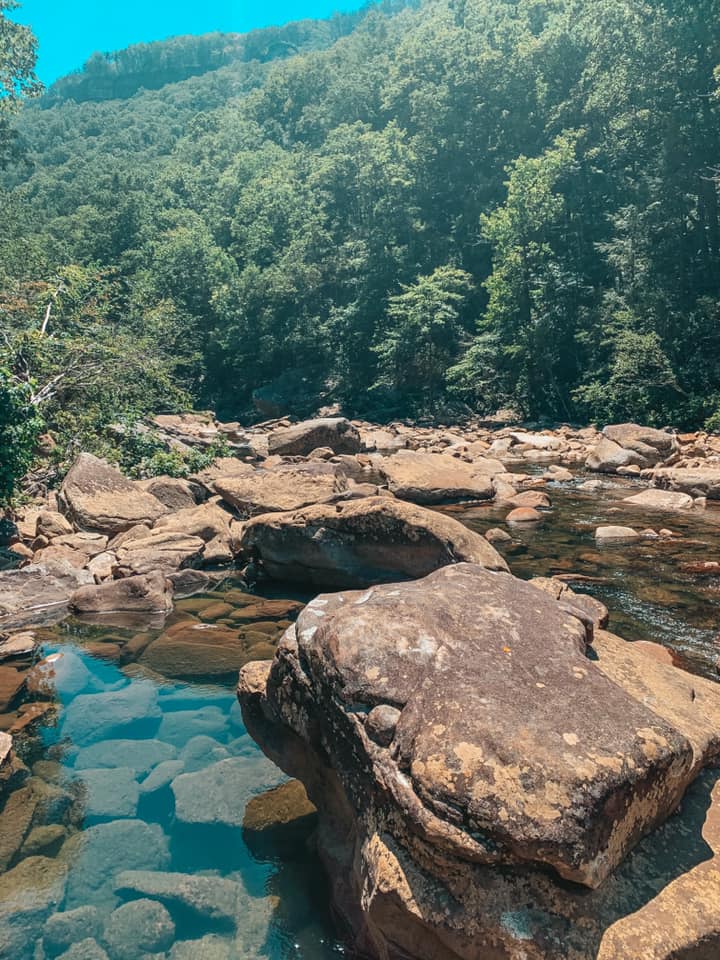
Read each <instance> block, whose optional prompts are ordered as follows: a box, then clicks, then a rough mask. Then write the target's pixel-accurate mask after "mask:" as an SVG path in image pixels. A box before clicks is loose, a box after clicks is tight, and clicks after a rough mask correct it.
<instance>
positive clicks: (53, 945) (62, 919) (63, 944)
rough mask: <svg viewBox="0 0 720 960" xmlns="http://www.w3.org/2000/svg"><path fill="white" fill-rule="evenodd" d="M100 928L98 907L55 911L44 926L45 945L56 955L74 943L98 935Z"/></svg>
mask: <svg viewBox="0 0 720 960" xmlns="http://www.w3.org/2000/svg"><path fill="white" fill-rule="evenodd" d="M100 929H101V923H100V914H99V913H98V911H97V908H96V907H91V906H86V907H77V909H75V910H67V911H65V912H64V913H54V914H53V915H52V916H51V917H49V918H48V920H47V922H46V923H45V926H44V927H43V946H44V947H45V951H46V952H47V953H48V954H50V956H55V955H56V954H58V953H61V952H62V951H63V950H67V949H68V947H71V946H72V945H73V944H74V943H79V942H80V941H81V940H87V939H89V938H93V937H97V936H98V935H99V933H100Z"/></svg>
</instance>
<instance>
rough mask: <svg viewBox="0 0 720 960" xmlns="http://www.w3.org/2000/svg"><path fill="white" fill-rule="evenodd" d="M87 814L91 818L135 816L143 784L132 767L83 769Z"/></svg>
mask: <svg viewBox="0 0 720 960" xmlns="http://www.w3.org/2000/svg"><path fill="white" fill-rule="evenodd" d="M82 782H83V783H84V785H85V812H86V814H87V815H88V816H89V817H107V818H110V817H134V816H135V815H136V813H137V805H138V800H139V799H140V785H139V784H138V782H137V780H136V779H135V774H134V772H133V771H132V770H131V769H130V767H115V768H114V769H107V768H100V769H97V770H83V771H82Z"/></svg>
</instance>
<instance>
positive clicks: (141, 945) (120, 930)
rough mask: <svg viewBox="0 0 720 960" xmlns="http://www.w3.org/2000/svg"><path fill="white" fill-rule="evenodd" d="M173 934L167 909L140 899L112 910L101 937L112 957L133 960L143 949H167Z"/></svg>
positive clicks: (155, 951)
mask: <svg viewBox="0 0 720 960" xmlns="http://www.w3.org/2000/svg"><path fill="white" fill-rule="evenodd" d="M174 938H175V924H174V923H173V921H172V917H171V916H170V914H169V913H168V911H167V909H166V908H165V907H164V906H163V905H162V904H161V903H158V902H157V901H155V900H147V899H142V900H133V901H132V902H131V903H125V904H123V906H121V907H118V908H117V910H114V911H113V913H112V915H111V916H110V919H109V921H108V923H107V926H106V927H105V934H104V938H103V939H104V941H105V944H106V946H107V948H108V952H109V954H110V956H111V957H112V960H137V958H138V956H139V955H141V954H143V953H157V952H158V951H164V950H168V949H169V948H170V946H171V944H172V942H173V940H174Z"/></svg>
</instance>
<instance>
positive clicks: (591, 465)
mask: <svg viewBox="0 0 720 960" xmlns="http://www.w3.org/2000/svg"><path fill="white" fill-rule="evenodd" d="M631 464H635V465H637V466H643V467H644V466H647V461H646V460H645V458H644V457H643V456H641V454H639V453H636V452H635V451H634V450H626V449H625V448H624V447H621V446H620V444H619V443H615V442H614V441H613V440H609V439H608V438H607V437H600V438H599V439H598V441H597V443H596V445H595V447H594V448H593V450H591V451H590V453H589V454H588V457H587V459H586V461H585V466H586V467H587V468H588V470H595V471H597V472H598V473H616V472H617V470H618V467H627V466H630V465H631Z"/></svg>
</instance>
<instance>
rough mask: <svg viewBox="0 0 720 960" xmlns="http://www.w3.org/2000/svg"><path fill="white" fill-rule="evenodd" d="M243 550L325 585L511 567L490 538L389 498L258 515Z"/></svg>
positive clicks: (284, 574) (271, 567) (281, 574)
mask: <svg viewBox="0 0 720 960" xmlns="http://www.w3.org/2000/svg"><path fill="white" fill-rule="evenodd" d="M240 549H241V552H242V554H243V555H244V556H246V557H247V558H251V557H257V558H259V559H260V560H261V561H262V565H263V569H264V571H265V572H266V573H267V574H269V575H270V576H272V577H275V578H277V579H279V580H297V581H301V582H305V583H313V584H317V585H318V586H326V587H329V586H335V587H347V586H351V587H353V586H356V587H360V586H366V585H368V584H372V583H378V582H384V581H392V580H398V579H403V578H407V579H410V578H415V577H422V576H425V575H427V574H428V573H430V572H431V571H433V570H436V569H438V568H439V567H442V566H445V565H446V564H452V563H458V562H463V561H469V562H473V563H478V564H481V565H483V566H486V567H487V568H489V569H492V570H507V564H506V563H505V561H504V560H503V558H502V557H501V556H500V554H499V553H498V552H497V551H496V550H495V549H494V548H493V547H492V546H491V545H490V544H489V543H488V541H487V540H486V539H485V538H484V537H483V536H481V535H480V534H478V533H475V532H473V531H472V530H469V529H468V528H467V527H464V526H463V525H462V524H461V523H458V521H457V520H453V519H452V518H451V517H447V516H443V515H442V514H439V513H435V512H434V511H432V510H427V509H425V508H423V507H418V506H414V505H412V504H408V503H403V502H401V501H398V500H392V499H389V498H387V497H368V498H367V499H364V500H357V501H349V502H347V503H338V504H333V505H327V506H315V507H306V508H305V509H304V510H297V511H294V512H291V513H279V514H272V515H267V516H262V517H256V518H255V519H254V520H250V521H249V522H248V523H247V525H246V526H245V529H244V531H243V534H242V538H241V541H240Z"/></svg>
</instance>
